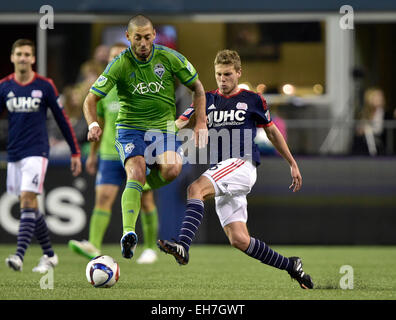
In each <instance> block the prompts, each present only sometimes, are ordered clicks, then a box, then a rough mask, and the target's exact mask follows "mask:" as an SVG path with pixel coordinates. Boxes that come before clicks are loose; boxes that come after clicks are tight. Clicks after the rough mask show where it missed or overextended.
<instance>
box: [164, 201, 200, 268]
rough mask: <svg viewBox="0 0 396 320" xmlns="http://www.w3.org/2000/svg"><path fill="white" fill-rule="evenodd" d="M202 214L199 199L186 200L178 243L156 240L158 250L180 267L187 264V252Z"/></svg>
mask: <svg viewBox="0 0 396 320" xmlns="http://www.w3.org/2000/svg"><path fill="white" fill-rule="evenodd" d="M203 214H204V203H203V201H202V200H200V199H188V200H187V207H186V212H185V215H184V219H183V223H182V226H181V229H180V231H179V236H178V241H174V242H172V241H168V240H158V241H157V246H158V248H160V250H161V251H163V252H165V253H170V254H171V255H173V256H174V257H175V259H176V261H177V263H179V264H180V265H185V264H187V263H188V260H189V255H188V251H189V249H190V245H191V242H192V241H193V239H194V237H195V233H196V232H197V231H198V228H199V226H200V224H201V221H202V218H203Z"/></svg>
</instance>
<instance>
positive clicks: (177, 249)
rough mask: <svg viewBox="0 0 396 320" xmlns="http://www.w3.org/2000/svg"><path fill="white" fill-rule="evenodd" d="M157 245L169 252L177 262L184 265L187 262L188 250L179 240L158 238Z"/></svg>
mask: <svg viewBox="0 0 396 320" xmlns="http://www.w3.org/2000/svg"><path fill="white" fill-rule="evenodd" d="M157 246H158V248H159V249H160V250H161V251H163V252H165V253H169V254H171V255H172V256H174V257H175V259H176V262H177V263H178V264H180V265H186V264H187V263H188V260H189V255H188V251H187V250H186V249H185V248H184V247H183V246H182V245H181V244H180V243H179V242H176V241H175V242H172V241H168V240H158V241H157Z"/></svg>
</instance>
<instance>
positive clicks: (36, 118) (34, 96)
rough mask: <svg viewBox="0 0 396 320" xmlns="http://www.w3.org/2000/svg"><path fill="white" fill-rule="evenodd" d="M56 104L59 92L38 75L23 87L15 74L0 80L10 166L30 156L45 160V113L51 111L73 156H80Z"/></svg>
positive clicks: (57, 103) (68, 127)
mask: <svg viewBox="0 0 396 320" xmlns="http://www.w3.org/2000/svg"><path fill="white" fill-rule="evenodd" d="M58 100H59V96H58V91H57V89H56V87H55V85H54V83H53V81H52V80H51V79H49V78H45V77H42V76H40V75H38V74H37V73H35V75H34V78H33V80H32V81H30V82H29V83H26V84H20V83H18V82H17V81H16V79H15V75H14V74H11V75H9V76H7V77H5V78H3V79H2V80H0V113H2V111H3V110H4V109H7V110H8V144H7V154H8V157H7V160H8V161H9V162H15V161H19V160H21V159H23V158H26V157H30V156H40V157H45V158H48V154H49V143H48V132H47V123H46V120H47V110H48V109H51V112H52V113H53V115H54V118H55V120H56V122H57V124H58V126H59V128H60V130H61V132H62V134H63V136H64V137H65V140H66V141H67V143H68V144H69V146H70V150H71V153H72V156H80V148H79V146H78V143H77V140H76V137H75V134H74V130H73V128H72V126H71V125H70V122H69V118H68V117H67V115H66V114H65V112H64V110H63V107H62V106H61V105H60V103H59V101H58Z"/></svg>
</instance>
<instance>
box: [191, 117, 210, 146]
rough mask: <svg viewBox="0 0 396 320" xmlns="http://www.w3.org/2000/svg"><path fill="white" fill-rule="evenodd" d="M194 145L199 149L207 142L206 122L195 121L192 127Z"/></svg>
mask: <svg viewBox="0 0 396 320" xmlns="http://www.w3.org/2000/svg"><path fill="white" fill-rule="evenodd" d="M194 137H195V146H196V147H198V148H199V149H202V148H205V147H206V145H207V144H208V127H207V126H206V122H203V123H199V122H197V123H196V124H195V127H194Z"/></svg>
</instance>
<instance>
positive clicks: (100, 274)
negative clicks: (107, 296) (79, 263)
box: [85, 256, 120, 288]
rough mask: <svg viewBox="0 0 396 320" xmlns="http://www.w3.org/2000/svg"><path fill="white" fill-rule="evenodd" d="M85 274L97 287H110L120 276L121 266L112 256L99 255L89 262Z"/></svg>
mask: <svg viewBox="0 0 396 320" xmlns="http://www.w3.org/2000/svg"><path fill="white" fill-rule="evenodd" d="M85 275H86V276H87V280H88V282H89V283H90V284H92V285H93V286H94V287H95V288H110V287H112V286H114V285H115V284H116V282H117V281H118V278H119V277H120V267H119V265H118V263H117V261H115V260H114V259H113V258H112V257H110V256H98V257H95V258H93V259H92V260H91V261H89V262H88V264H87V268H86V270H85Z"/></svg>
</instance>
